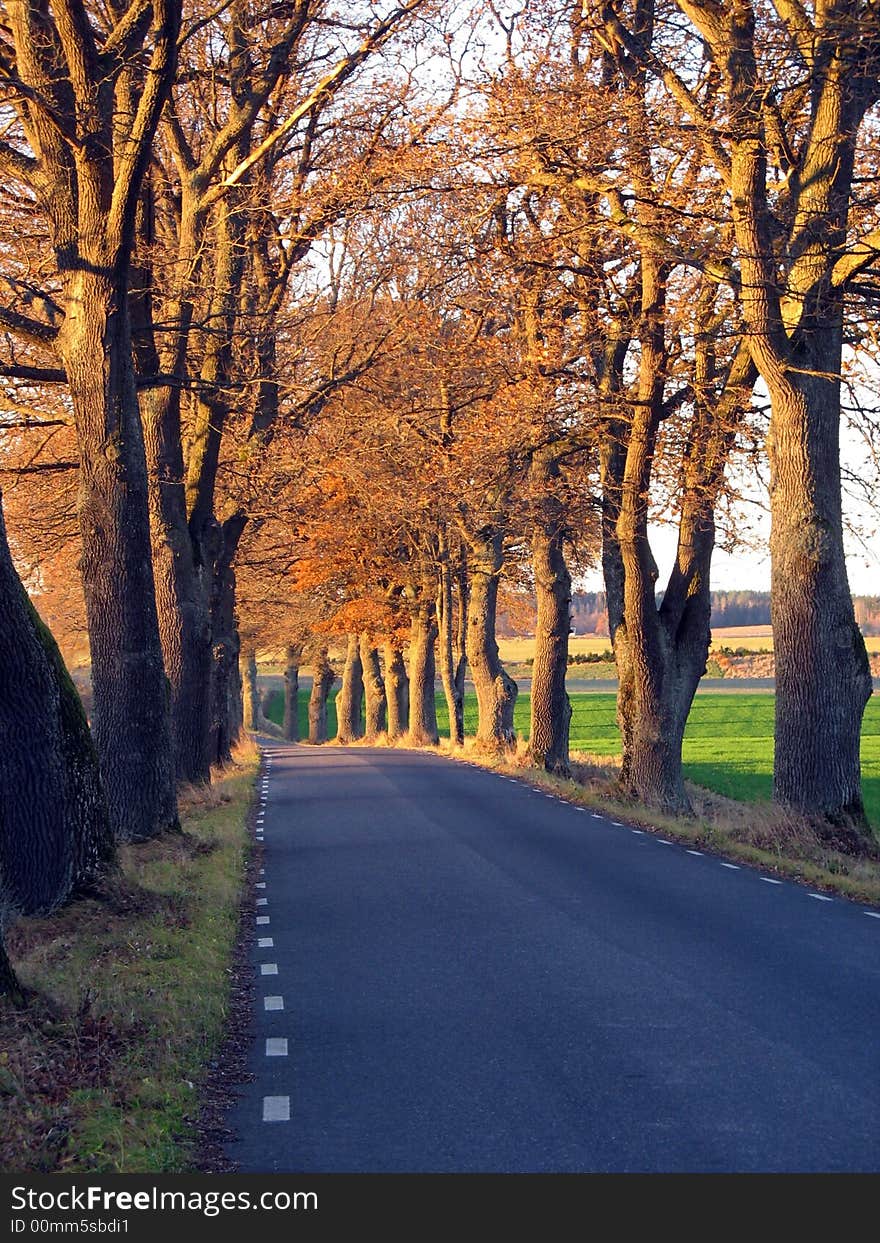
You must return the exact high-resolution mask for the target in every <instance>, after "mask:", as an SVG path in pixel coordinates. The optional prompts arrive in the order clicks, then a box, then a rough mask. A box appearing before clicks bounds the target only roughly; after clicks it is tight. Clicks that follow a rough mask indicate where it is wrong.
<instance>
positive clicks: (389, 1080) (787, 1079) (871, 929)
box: [229, 740, 880, 1172]
mask: <svg viewBox="0 0 880 1243" xmlns="http://www.w3.org/2000/svg"><path fill="white" fill-rule="evenodd" d="M265 745H266V755H265V767H264V772H263V773H261V777H260V789H261V807H260V811H259V812H258V817H259V821H258V825H257V832H258V833H259V836H260V837H261V838H263V839H264V840H263V842H262V846H261V849H262V851H263V859H262V867H263V874H262V875H261V876H260V878H259V884H260V886H262V887H261V888H260V889H259V890H258V906H257V909H256V920H257V924H256V926H255V928H254V933H255V936H254V945H253V966H254V972H255V975H256V979H257V1003H256V1004H257V1010H256V1013H255V1015H254V1019H253V1046H252V1052H251V1064H250V1068H251V1070H252V1071H253V1074H254V1080H253V1082H252V1083H249V1084H246V1085H244V1087H243V1088H242V1090H241V1095H240V1098H239V1100H238V1103H237V1105H236V1107H235V1108H234V1110H233V1112H232V1116H231V1119H230V1121H231V1125H232V1127H233V1128H234V1131H235V1133H236V1135H237V1138H236V1140H235V1141H234V1142H233V1143H232V1144H231V1145H230V1148H229V1152H230V1155H231V1156H232V1157H233V1158H234V1159H235V1160H236V1161H237V1162H238V1163H239V1166H240V1169H241V1170H242V1171H248V1172H268V1171H278V1172H281V1171H284V1172H336V1171H345V1172H396V1171H421V1172H442V1171H453V1172H470V1171H483V1172H514V1171H518V1172H530V1171H532V1172H537V1171H558V1172H561V1171H758V1170H766V1171H776V1170H789V1171H823V1170H828V1171H833V1170H849V1171H877V1170H880V912H877V911H875V910H869V909H867V908H864V907H861V906H858V905H857V904H854V903H850V902H847V901H845V900H843V899H839V898H834V899H833V900H832V901H829V900H827V897H826V896H825V895H822V894H819V893H818V892H817V891H811V890H809V889H807V888H804V887H802V886H798V885H795V884H793V883H789V882H782V883H779V882H778V880H777V878H775V877H773V876H772V875H771V874H770V873H766V872H759V871H755V870H753V869H750V868H747V867H745V866H741V867H738V868H736V867H733V866H731V865H730V864H729V863H725V862H723V861H722V860H720V859H719V858H718V857H717V856H714V855H712V854H709V853H698V852H696V851H690V850H687V849H685V847H684V846H680V845H677V844H670V843H668V842H665V841H664V840H663V838H662V837H661V836H659V835H653V834H649V833H638V832H635V831H634V830H633V829H631V828H629V827H627V826H626V825H622V824H615V823H614V822H612V821H611V820H610V819H606V818H599V817H597V816H595V815H593V814H591V813H590V812H588V811H582V810H579V809H576V808H575V807H573V806H570V805H568V804H565V803H563V802H561V801H558V800H556V799H554V798H552V797H550V796H547V795H545V794H543V793H541V792H538V791H535V790H533V789H532V788H531V787H530V786H528V785H527V784H525V783H524V782H521V781H517V780H515V779H512V778H507V777H503V776H501V775H498V774H495V773H491V772H488V771H485V770H482V769H478V768H475V767H472V766H471V765H469V764H466V763H464V762H461V761H453V760H450V759H447V758H443V757H441V756H438V755H433V754H430V753H427V752H410V751H398V750H385V749H378V748H377V749H367V748H359V747H357V748H349V749H344V748H337V747H321V748H311V747H307V746H291V745H286V744H281V743H278V742H274V741H271V740H266V744H265Z"/></svg>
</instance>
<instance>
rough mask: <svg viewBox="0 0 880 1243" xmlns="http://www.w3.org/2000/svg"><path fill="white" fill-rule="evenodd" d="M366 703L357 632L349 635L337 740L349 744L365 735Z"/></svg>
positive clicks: (339, 699) (337, 716) (340, 695)
mask: <svg viewBox="0 0 880 1243" xmlns="http://www.w3.org/2000/svg"><path fill="white" fill-rule="evenodd" d="M363 703H364V669H363V665H362V664H361V655H360V647H359V643H358V637H357V635H356V634H350V635H349V636H348V646H347V648H346V653H345V668H344V669H343V671H342V686H341V687H340V688H339V694H338V695H337V696H336V741H337V742H341V743H343V744H345V745H347V744H348V743H350V742H356V741H357V740H358V738H362V737H363V736H364V728H363V725H362V723H361V709H362V708H363Z"/></svg>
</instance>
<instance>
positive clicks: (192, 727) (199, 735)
mask: <svg viewBox="0 0 880 1243" xmlns="http://www.w3.org/2000/svg"><path fill="white" fill-rule="evenodd" d="M184 215H185V216H186V212H184ZM153 221H154V205H153V196H152V186H151V185H150V184H149V183H148V184H146V185H145V187H144V193H143V197H142V204H141V211H140V214H139V224H140V228H139V231H140V233H141V234H142V238H141V242H142V249H143V252H144V253H143V255H142V256H141V257H140V262H139V264H138V266H137V267H135V269H134V271H133V276H132V296H131V302H130V305H131V314H132V321H133V328H134V356H135V360H136V363H137V367H138V372H139V374H140V375H146V376H155V375H157V374H159V373H160V372H162V371H163V370H165V371H170V372H174V373H176V374H178V375H182V374H183V373H184V371H185V355H184V349H183V341H185V333H183V338H182V341H181V342H179V348H178V352H177V353H172V354H171V356H169V357H168V358H167V359H166V364H167V365H166V366H165V367H163V364H162V360H161V359H160V357H159V352H158V349H157V346H156V338H155V328H154V319H153V297H152V295H153V290H154V288H155V280H154V276H153V270H152V264H151V260H150V249H149V248H150V244H151V242H152V240H153V236H154V223H153ZM190 228H191V224H188V223H187V220H186V219H185V220H183V221H182V222H181V233H182V234H183V233H184V232H185V231H187V232H188V231H189V230H190ZM194 249H195V241H193V250H194ZM169 310H170V311H171V314H172V315H174V314H175V311H176V313H177V316H178V322H180V320H181V319H182V317H183V312H182V308H181V307H180V306H179V305H178V306H177V307H175V308H173V309H171V308H169ZM180 401H181V387H180V386H179V385H176V384H173V385H168V386H167V387H162V388H147V389H144V390H143V391H141V393H140V410H141V419H142V422H143V429H144V444H145V447H146V458H147V468H148V479H149V504H150V534H151V541H152V549H153V574H154V577H155V580H156V608H157V612H158V617H159V636H160V639H161V642H162V655H163V659H164V662H165V673H166V675H167V677H168V683H169V686H170V689H171V729H172V738H173V744H174V763H175V772H176V775H177V779H178V781H185V782H189V783H191V784H199V783H208V782H210V780H211V750H210V741H211V738H210V729H211V615H210V566H211V563H212V562H213V559H214V556H213V553H212V552H211V551H210V550H207V549H202V548H199V547H197V546H196V543H195V541H194V539H193V536H192V532H191V531H190V528H189V521H188V517H187V510H186V491H185V486H184V478H185V469H184V461H183V445H182V437H181V417H180ZM215 528H216V524H215Z"/></svg>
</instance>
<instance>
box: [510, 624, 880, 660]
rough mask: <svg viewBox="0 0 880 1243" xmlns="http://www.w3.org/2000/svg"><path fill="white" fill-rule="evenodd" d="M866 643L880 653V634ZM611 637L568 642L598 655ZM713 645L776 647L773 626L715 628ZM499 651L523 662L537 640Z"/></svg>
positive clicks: (576, 650) (577, 651) (576, 651)
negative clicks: (774, 645)
mask: <svg viewBox="0 0 880 1243" xmlns="http://www.w3.org/2000/svg"><path fill="white" fill-rule="evenodd" d="M865 646H866V647H867V649H868V651H869V652H880V635H868V636H867V637H866V638H865ZM610 647H611V640H610V639H609V638H607V637H604V638H603V637H600V636H597V635H591V634H590V635H572V636H571V637H570V639H569V641H568V650H569V653H570V654H571V655H572V656H578V655H590V656H595V655H597V654H599V653H601V652H605V651H607V650H608V649H609V648H610ZM712 647H713V648H716V649H717V648H719V647H732V648H737V647H743V648H746V649H748V650H749V651H753V652H754V651H761V650H763V651H771V652H772V650H773V631H772V628H771V627H770V626H727V627H722V628H718V629H715V630H713V631H712ZM498 651H499V653H500V655H501V659H502V660H503V661H504V663H505V664H512V665H517V664H522V663H523V662H524V661H526V660H533V659H534V655H535V640H534V639H533V638H518V639H499V640H498Z"/></svg>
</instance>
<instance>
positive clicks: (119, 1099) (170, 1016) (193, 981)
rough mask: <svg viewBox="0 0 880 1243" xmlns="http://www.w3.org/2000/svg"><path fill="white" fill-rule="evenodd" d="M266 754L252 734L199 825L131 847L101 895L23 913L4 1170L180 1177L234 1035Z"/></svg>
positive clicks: (5, 1050) (204, 795) (193, 802)
mask: <svg viewBox="0 0 880 1243" xmlns="http://www.w3.org/2000/svg"><path fill="white" fill-rule="evenodd" d="M257 764H258V754H257V751H256V748H255V747H254V746H253V745H252V744H250V743H248V744H245V746H244V747H243V748H242V749H241V750H240V751H239V752H238V754H237V756H236V764H235V767H234V768H232V769H230V770H229V771H227V772H224V773H221V774H218V775H217V777H216V780H215V783H214V785H213V786H212V787H211V788H210V789H209V790H208V789H205V790H190V791H185V792H184V793H183V795H182V797H181V819H182V823H183V833H181V834H179V835H169V836H166V837H163V838H161V839H159V840H156V841H151V842H144V843H140V844H138V845H135V846H126V847H124V848H123V849H122V850H121V851H120V860H119V864H120V865H119V869H118V871H117V872H116V873H115V874H114V875H113V876H112V877H111V878H110V879H109V880H108V881H107V882H106V883H105V884H104V885H103V886H102V887H101V889H100V891H99V892H98V893H96V894H95V895H93V896H89V897H86V898H83V899H81V900H79V901H77V902H75V903H73V904H72V905H70V906H68V907H65V908H64V909H62V910H60V911H57V912H56V913H55V914H53V915H52V916H50V917H49V918H47V919H23V920H21V921H20V922H19V923H17V924H16V925H15V926H14V927H13V928H12V929H11V930H10V932H9V934H8V938H7V944H8V948H9V954H10V958H11V960H12V963H13V966H14V967H15V970H16V972H17V974H18V976H19V979H20V980H21V983H22V984H23V985H24V986H25V988H26V989H27V990H28V991H29V992H30V994H31V997H30V1004H29V1005H28V1006H27V1007H26V1008H25V1009H23V1010H17V1009H15V1008H14V1007H13V1006H12V1005H11V1004H9V1003H7V1002H5V1001H2V1000H0V1168H2V1169H4V1170H6V1171H15V1172H19V1171H21V1172H24V1171H32V1172H40V1173H50V1172H56V1171H57V1172H80V1171H89V1172H101V1173H160V1172H161V1173H180V1172H183V1171H185V1170H187V1169H191V1168H192V1166H193V1161H194V1155H195V1150H196V1139H197V1135H196V1130H197V1128H196V1122H197V1114H198V1095H197V1093H198V1088H199V1085H200V1083H201V1081H202V1080H203V1078H204V1076H205V1074H206V1071H207V1069H208V1067H209V1064H210V1062H211V1059H212V1057H213V1056H214V1055H215V1053H216V1051H217V1049H218V1048H219V1047H220V1044H221V1042H222V1040H223V1036H224V1034H225V1029H226V1014H227V1007H228V1004H229V981H230V974H229V965H230V961H231V957H232V953H233V948H234V945H235V941H236V937H237V934H238V927H239V909H240V902H241V891H242V883H243V878H244V875H245V869H246V866H247V860H248V837H247V833H246V829H245V822H246V818H247V813H248V808H249V806H250V803H251V796H252V791H253V785H254V779H255V773H256V769H257Z"/></svg>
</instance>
